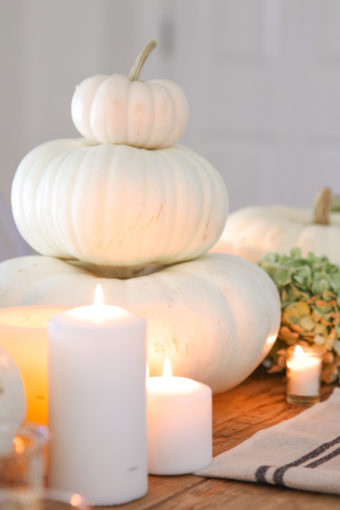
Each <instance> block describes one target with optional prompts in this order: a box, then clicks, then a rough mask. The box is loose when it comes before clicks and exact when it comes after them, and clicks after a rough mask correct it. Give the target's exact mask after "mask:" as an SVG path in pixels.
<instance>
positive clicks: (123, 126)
mask: <svg viewBox="0 0 340 510" xmlns="http://www.w3.org/2000/svg"><path fill="white" fill-rule="evenodd" d="M155 45H156V42H155V41H151V43H149V44H148V45H147V46H146V48H145V49H144V51H143V52H142V53H141V54H140V55H139V57H138V58H137V60H136V62H135V64H134V66H133V68H132V70H131V72H130V74H129V76H128V77H127V76H124V75H122V74H113V75H104V74H98V75H95V76H91V77H90V78H87V79H86V80H84V81H83V82H81V83H80V85H78V86H77V87H76V90H75V92H74V94H73V98H72V107H71V113H72V119H73V122H74V124H75V126H76V128H77V129H78V131H79V132H80V133H81V134H82V135H83V136H84V137H85V138H88V139H89V140H92V141H95V142H100V143H115V144H127V145H132V146H134V147H143V148H146V149H160V148H163V147H170V146H171V145H173V144H175V143H176V142H177V141H178V140H179V139H180V137H181V136H182V134H183V133H184V131H185V128H186V124H187V119H188V103H187V100H186V97H185V95H184V92H183V90H182V89H181V88H180V87H179V86H178V85H177V84H176V83H174V82H172V81H170V80H151V81H148V82H142V81H140V80H139V73H140V70H141V68H142V66H143V63H144V61H145V59H146V57H147V56H148V54H149V53H150V51H151V50H152V49H153V48H154V47H155Z"/></svg>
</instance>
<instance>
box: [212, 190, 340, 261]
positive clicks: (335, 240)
mask: <svg viewBox="0 0 340 510" xmlns="http://www.w3.org/2000/svg"><path fill="white" fill-rule="evenodd" d="M330 203H331V195H330V191H329V189H328V188H324V189H322V190H320V192H319V194H318V197H317V200H316V203H315V207H314V211H313V210H312V209H310V210H307V209H298V208H293V207H284V206H279V205H273V206H267V207H265V206H264V207H260V206H259V207H247V208H245V209H240V210H239V211H235V212H234V213H232V214H230V216H229V218H228V222H227V224H226V226H225V229H224V231H223V233H222V236H221V237H220V239H219V240H218V242H217V243H216V244H215V245H214V246H213V248H212V250H211V251H212V252H222V253H234V254H235V255H239V256H241V257H244V258H247V259H248V260H251V261H252V262H259V261H260V260H261V258H262V257H263V255H264V254H265V253H268V252H282V253H288V252H289V251H290V250H291V248H293V247H294V246H297V247H299V248H301V252H302V255H303V256H306V255H307V254H308V252H313V253H315V255H318V256H322V255H326V256H327V257H328V258H329V260H330V261H331V262H333V264H339V265H340V242H339V238H340V213H330Z"/></svg>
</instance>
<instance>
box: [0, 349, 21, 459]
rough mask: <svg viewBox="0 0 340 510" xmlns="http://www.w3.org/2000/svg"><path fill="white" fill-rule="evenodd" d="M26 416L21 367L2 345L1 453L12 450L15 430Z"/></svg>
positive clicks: (0, 366)
mask: <svg viewBox="0 0 340 510" xmlns="http://www.w3.org/2000/svg"><path fill="white" fill-rule="evenodd" d="M0 342H1V339H0ZM25 416H26V397H25V392H24V386H23V382H22V379H21V375H20V372H19V369H18V367H17V365H16V363H15V362H14V360H13V358H12V357H11V356H10V355H9V354H8V352H7V351H6V350H5V349H4V348H3V347H2V346H1V345H0V455H1V454H5V453H7V452H8V451H10V450H11V446H12V440H13V437H14V435H15V432H16V430H17V429H18V428H19V427H20V425H21V423H22V422H23V421H24V419H25Z"/></svg>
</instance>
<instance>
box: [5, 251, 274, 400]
mask: <svg viewBox="0 0 340 510" xmlns="http://www.w3.org/2000/svg"><path fill="white" fill-rule="evenodd" d="M97 283H100V284H101V285H102V287H103V290H104V295H105V301H106V303H107V304H113V305H118V306H122V307H123V308H127V309H128V310H131V311H132V312H135V313H137V314H140V315H142V316H144V317H145V318H146V319H147V321H148V362H149V366H150V373H151V375H160V374H161V372H162V368H163V363H164V360H165V357H166V356H170V358H171V361H172V365H173V370H174V374H175V375H181V376H187V377H192V378H194V379H197V380H199V381H202V382H204V383H206V384H208V385H209V386H211V387H212V389H213V390H214V391H215V392H220V391H224V390H227V389H229V388H231V387H233V386H235V385H237V384H238V383H240V382H241V381H242V380H243V379H245V378H246V377H247V376H248V375H249V374H250V373H251V372H252V371H253V370H254V369H255V368H256V367H257V365H258V364H259V363H260V362H261V361H262V360H263V358H264V357H265V356H266V354H267V353H268V352H269V350H270V348H271V347H272V345H273V343H274V340H275V338H276V335H277V332H278V328H279V324H280V301H279V296H278V293H277V290H276V287H275V285H274V283H273V282H272V280H271V279H270V278H269V276H268V275H267V274H266V273H265V272H264V271H263V270H262V269H260V268H259V267H258V266H256V265H255V264H252V263H251V262H248V261H247V260H244V259H241V258H239V257H235V256H232V255H224V254H210V255H207V256H205V257H202V258H200V259H197V260H194V261H191V262H185V263H181V264H176V265H174V266H170V267H167V268H164V269H162V270H159V271H157V272H154V273H152V274H150V275H148V276H140V277H137V278H131V279H128V280H118V279H113V278H103V277H101V278H99V277H98V276H96V275H94V274H91V273H90V272H89V271H88V270H87V269H84V268H81V267H77V266H76V265H74V264H73V263H67V262H63V261H61V260H58V259H53V258H48V257H41V256H30V257H21V258H17V259H12V260H8V261H6V262H3V263H2V264H0V306H17V305H25V304H27V305H28V304H44V305H65V306H78V305H82V304H89V303H91V302H92V300H93V294H94V289H95V286H96V284H97Z"/></svg>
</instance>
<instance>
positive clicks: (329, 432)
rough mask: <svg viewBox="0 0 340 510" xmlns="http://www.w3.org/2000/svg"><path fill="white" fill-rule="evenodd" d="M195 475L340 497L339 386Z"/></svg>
mask: <svg viewBox="0 0 340 510" xmlns="http://www.w3.org/2000/svg"><path fill="white" fill-rule="evenodd" d="M195 474H196V475H199V476H207V477H213V478H231V479H233V480H243V481H247V482H259V483H266V484H272V485H281V486H286V487H291V488H294V489H302V490H308V491H317V492H327V493H333V494H340V388H336V389H334V391H333V393H332V395H331V396H330V397H329V398H328V400H326V401H325V402H322V403H320V404H315V405H314V406H312V407H311V408H309V409H307V410H306V411H303V412H302V413H301V414H299V415H298V416H295V417H294V418H291V419H289V420H286V421H283V422H281V423H279V424H278V425H275V426H273V427H270V428H267V429H264V430H261V431H260V432H257V433H256V434H254V435H253V436H252V437H251V438H250V439H247V440H246V441H244V442H243V443H241V444H239V445H238V446H236V447H235V448H232V449H231V450H228V451H226V452H224V453H222V454H220V455H218V456H217V457H215V458H214V460H213V463H212V464H211V465H210V466H208V467H207V468H205V469H203V470H200V471H199V472H197V473H195Z"/></svg>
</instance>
